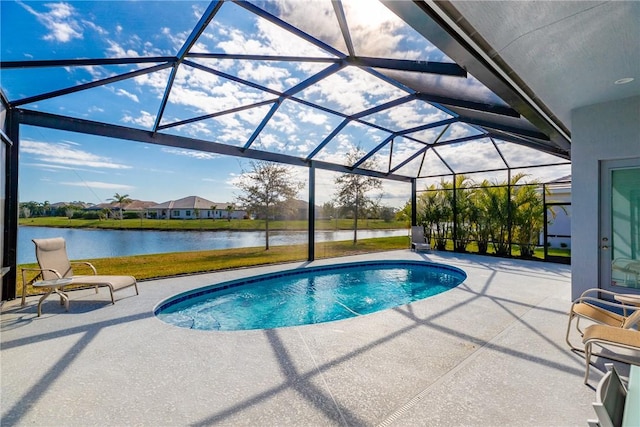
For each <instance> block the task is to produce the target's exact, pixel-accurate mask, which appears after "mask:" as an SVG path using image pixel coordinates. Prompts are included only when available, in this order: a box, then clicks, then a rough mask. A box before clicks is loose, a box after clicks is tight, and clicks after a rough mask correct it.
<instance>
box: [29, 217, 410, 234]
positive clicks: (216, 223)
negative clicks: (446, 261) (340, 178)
mask: <svg viewBox="0 0 640 427" xmlns="http://www.w3.org/2000/svg"><path fill="white" fill-rule="evenodd" d="M307 224H308V221H304V220H289V221H269V229H270V230H291V231H294V230H299V231H306V230H307ZM19 225H24V226H34V227H62V228H106V229H129V230H196V231H202V230H211V231H216V230H229V231H256V230H257V231H260V230H264V229H265V221H264V220H258V219H232V220H231V221H227V220H226V219H216V220H212V219H140V218H136V219H123V220H122V221H120V220H119V219H107V220H98V219H68V218H66V217H38V218H20V219H19ZM407 227H408V225H407V224H406V223H405V222H403V221H390V222H385V221H383V220H381V219H369V220H366V219H361V220H359V221H358V228H359V229H370V230H390V229H391V230H393V229H399V228H407ZM352 229H353V220H352V219H343V218H342V219H337V220H330V219H322V220H317V221H316V230H352Z"/></svg>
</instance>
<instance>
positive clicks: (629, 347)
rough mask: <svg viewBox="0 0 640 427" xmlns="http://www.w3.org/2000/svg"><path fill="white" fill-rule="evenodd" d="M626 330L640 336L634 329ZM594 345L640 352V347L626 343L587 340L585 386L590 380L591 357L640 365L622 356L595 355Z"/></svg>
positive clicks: (595, 339) (585, 346)
mask: <svg viewBox="0 0 640 427" xmlns="http://www.w3.org/2000/svg"><path fill="white" fill-rule="evenodd" d="M592 326H595V325H592ZM600 326H604V327H606V328H614V329H616V328H615V326H608V325H600ZM587 329H589V328H587ZM626 330H627V331H628V332H629V333H635V334H640V331H636V330H634V329H629V328H626ZM593 344H603V345H606V346H612V347H618V348H622V349H626V350H634V351H640V347H639V346H633V345H628V344H626V343H621V342H617V341H611V340H606V339H603V338H591V339H587V340H585V341H584V353H585V362H586V369H585V374H584V383H585V384H587V381H588V380H589V368H590V367H591V356H593V355H595V356H597V357H603V358H605V359H609V360H615V361H617V362H622V363H627V364H631V365H638V364H639V361H638V360H631V359H627V358H625V357H622V356H613V355H611V354H604V353H594V352H593Z"/></svg>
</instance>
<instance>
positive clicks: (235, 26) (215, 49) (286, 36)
mask: <svg viewBox="0 0 640 427" xmlns="http://www.w3.org/2000/svg"><path fill="white" fill-rule="evenodd" d="M194 52H209V53H227V54H245V55H276V56H305V57H330V56H334V55H331V54H330V53H328V52H327V51H326V50H324V49H321V48H319V47H318V46H316V45H314V44H312V43H310V42H308V41H307V40H304V39H302V38H301V37H298V36H296V35H294V34H292V33H291V32H289V31H287V30H285V29H283V28H281V27H280V26H278V25H276V24H274V23H272V22H270V21H269V20H267V19H265V18H263V17H261V16H259V15H257V14H255V13H253V12H252V11H249V10H247V9H246V8H244V7H241V6H239V5H237V4H235V3H232V2H225V3H224V4H223V5H222V7H221V8H220V10H219V11H218V13H217V14H216V16H215V18H214V24H213V25H209V26H208V28H207V30H206V31H205V32H204V33H203V34H202V35H201V37H200V38H199V39H198V44H197V45H196V46H194V48H193V49H192V50H191V52H190V53H194Z"/></svg>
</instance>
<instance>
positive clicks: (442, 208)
mask: <svg viewBox="0 0 640 427" xmlns="http://www.w3.org/2000/svg"><path fill="white" fill-rule="evenodd" d="M417 204H418V207H417V221H418V223H419V224H422V226H423V227H424V229H425V237H426V239H427V241H428V242H431V240H432V239H434V240H435V242H436V248H437V249H438V250H444V249H445V247H446V245H447V238H448V237H449V235H450V230H451V224H452V222H453V210H452V209H451V204H450V202H449V200H448V197H447V194H446V190H443V189H442V188H440V187H439V186H436V185H435V184H431V185H430V186H429V187H428V188H427V189H426V191H424V192H423V193H422V194H420V196H419V197H418V200H417Z"/></svg>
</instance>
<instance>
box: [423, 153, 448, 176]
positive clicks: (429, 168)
mask: <svg viewBox="0 0 640 427" xmlns="http://www.w3.org/2000/svg"><path fill="white" fill-rule="evenodd" d="M451 173H452V171H451V170H450V169H449V168H448V167H447V165H445V164H444V163H443V162H442V160H441V159H440V157H438V155H437V154H436V152H435V151H434V150H433V149H431V148H430V149H428V150H427V151H425V155H424V161H423V162H422V168H421V169H420V171H419V175H418V176H421V177H424V176H430V175H448V174H451Z"/></svg>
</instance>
